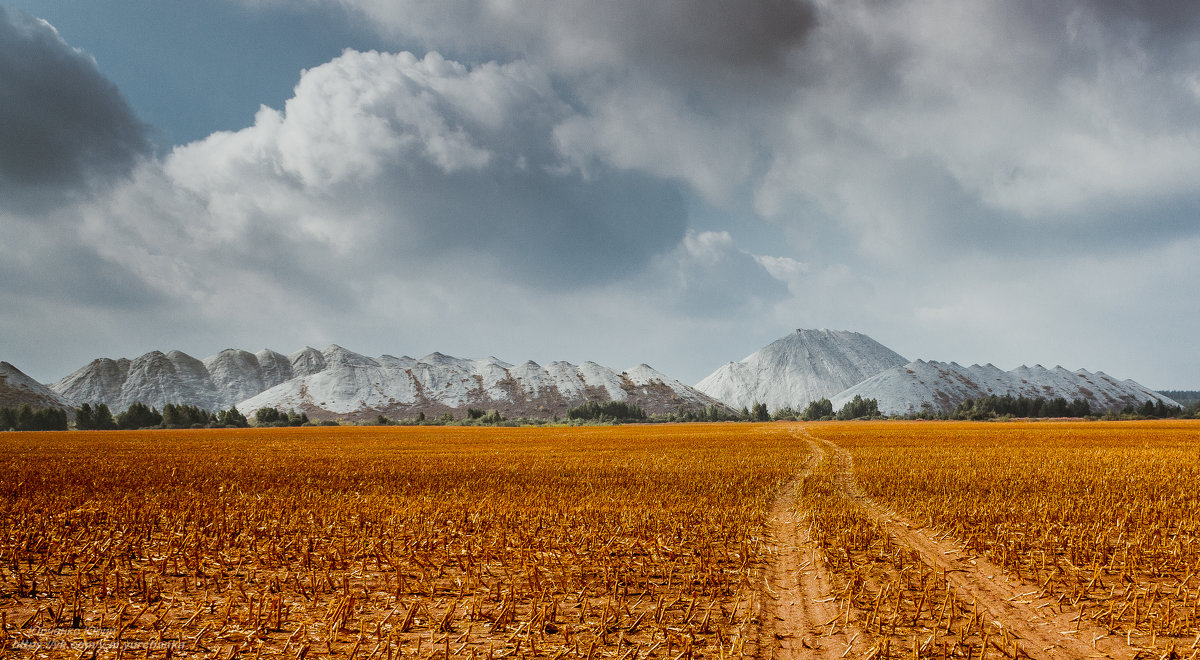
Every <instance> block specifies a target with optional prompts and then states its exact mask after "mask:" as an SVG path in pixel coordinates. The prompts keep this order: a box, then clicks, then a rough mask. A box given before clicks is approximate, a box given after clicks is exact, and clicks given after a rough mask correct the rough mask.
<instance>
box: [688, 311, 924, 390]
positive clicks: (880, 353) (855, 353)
mask: <svg viewBox="0 0 1200 660" xmlns="http://www.w3.org/2000/svg"><path fill="white" fill-rule="evenodd" d="M907 362H908V360H906V359H905V358H904V357H902V356H901V355H899V354H897V353H896V352H895V351H893V350H891V349H889V348H887V347H886V346H884V345H882V344H880V343H879V342H877V341H875V340H874V339H871V338H870V337H868V336H866V335H864V334H861V333H858V332H850V331H846V330H828V329H824V328H822V329H819V330H809V329H804V328H798V329H797V330H796V331H795V332H792V333H789V334H788V335H787V336H785V337H782V338H780V339H778V340H776V341H774V342H771V343H770V344H768V345H767V346H764V347H763V348H761V349H759V350H758V351H755V352H754V353H752V354H750V355H748V356H746V358H745V359H743V360H742V361H741V362H732V363H729V364H727V365H725V366H723V367H721V368H720V369H717V370H716V371H714V372H713V373H712V374H710V375H709V376H708V377H707V378H705V379H704V380H702V381H700V383H699V384H698V385H697V386H696V389H698V390H700V391H701V392H703V393H705V394H707V395H709V396H711V397H713V398H715V399H718V400H720V401H723V402H725V403H726V404H728V405H730V406H733V407H734V408H742V407H748V406H751V405H754V404H755V403H765V404H766V405H767V408H768V409H770V410H778V409H779V408H783V407H786V406H791V407H793V408H797V409H800V408H803V407H804V406H806V405H808V403H809V402H810V401H815V400H817V399H820V398H828V397H831V396H833V395H834V394H837V393H838V392H841V391H842V390H844V389H846V388H848V387H850V386H852V385H856V384H858V383H860V382H862V381H864V380H866V379H867V378H870V377H871V376H874V375H875V374H878V373H880V372H882V371H885V370H887V369H890V368H892V367H895V366H899V365H902V364H906V363H907Z"/></svg>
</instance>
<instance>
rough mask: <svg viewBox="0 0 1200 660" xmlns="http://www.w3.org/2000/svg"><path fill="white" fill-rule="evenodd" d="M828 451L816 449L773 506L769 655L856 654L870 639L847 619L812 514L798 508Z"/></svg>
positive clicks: (767, 589)
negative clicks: (802, 489) (806, 482)
mask: <svg viewBox="0 0 1200 660" xmlns="http://www.w3.org/2000/svg"><path fill="white" fill-rule="evenodd" d="M822 460H825V451H824V450H823V449H821V448H820V447H814V448H813V454H812V456H810V457H809V459H808V461H807V462H806V463H805V467H804V468H803V469H802V470H801V472H800V474H799V475H798V476H797V477H796V478H795V479H793V480H792V481H791V482H789V483H788V484H787V485H785V486H784V487H783V492H782V493H781V494H780V496H779V497H778V498H776V500H775V503H774V505H773V507H772V509H771V519H770V523H769V533H770V534H771V536H772V538H773V539H774V541H775V546H776V555H775V558H774V561H772V562H771V564H770V565H769V566H768V567H767V570H766V574H765V583H764V585H763V586H764V594H763V603H764V605H763V633H762V634H763V639H762V642H760V649H761V651H762V652H761V653H760V655H761V656H762V657H763V658H764V659H775V660H786V659H789V658H814V659H818V660H824V659H826V658H843V657H853V656H850V653H851V652H852V651H854V650H856V649H857V650H865V649H866V648H867V645H868V644H867V642H868V640H869V639H870V637H869V636H868V635H865V634H863V633H862V631H860V630H858V629H857V628H855V627H853V626H850V625H848V624H847V623H846V622H845V621H843V619H842V616H841V609H840V608H839V606H838V603H837V599H836V598H835V597H834V595H833V589H832V581H831V580H830V576H829V573H828V571H827V569H826V567H825V564H824V562H823V560H822V559H821V558H820V553H819V551H818V549H817V545H816V543H814V542H813V539H812V536H811V530H810V523H809V520H808V517H807V516H805V515H804V514H803V513H802V512H799V511H797V510H796V492H797V490H798V488H799V486H800V483H801V482H802V480H803V479H804V477H805V475H807V474H808V473H809V472H810V471H811V470H812V469H813V467H814V466H815V465H817V464H818V463H820V462H821V461H822Z"/></svg>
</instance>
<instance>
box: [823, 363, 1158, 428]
mask: <svg viewBox="0 0 1200 660" xmlns="http://www.w3.org/2000/svg"><path fill="white" fill-rule="evenodd" d="M855 395H859V396H862V397H863V398H867V399H875V400H876V401H878V402H879V410H880V412H882V413H884V414H885V415H908V414H918V413H920V412H921V411H922V410H923V409H926V408H928V409H929V410H932V411H940V412H946V411H950V410H953V409H954V408H955V407H957V406H958V404H959V403H961V402H963V401H965V400H967V399H977V398H979V397H982V396H990V395H994V396H1004V395H1011V396H1013V397H1026V398H1030V399H1033V398H1038V397H1040V398H1043V399H1047V400H1049V399H1055V398H1059V397H1061V398H1063V399H1066V400H1067V401H1073V400H1075V399H1085V400H1087V402H1088V403H1089V404H1090V406H1091V409H1092V411H1093V412H1103V411H1107V410H1117V411H1120V410H1121V409H1123V408H1124V407H1125V406H1127V405H1134V406H1137V405H1139V404H1141V403H1143V402H1145V401H1162V402H1163V403H1165V404H1167V405H1171V406H1175V405H1178V404H1177V403H1175V402H1174V401H1172V400H1171V399H1169V398H1167V397H1165V396H1163V395H1161V394H1159V393H1157V392H1154V391H1152V390H1150V389H1149V388H1146V387H1143V386H1142V385H1139V384H1138V383H1136V382H1134V381H1132V380H1117V379H1116V378H1113V377H1112V376H1109V375H1108V374H1106V373H1104V372H1103V371H1098V372H1096V373H1091V372H1089V371H1087V370H1084V369H1080V370H1078V371H1067V370H1066V369H1064V368H1062V367H1055V368H1053V369H1047V368H1045V367H1043V366H1041V365H1034V366H1032V367H1027V366H1024V365H1022V366H1020V367H1018V368H1016V369H1013V370H1012V371H1004V370H1002V369H1000V368H998V367H995V366H992V365H991V364H987V365H984V366H979V365H977V364H976V365H971V366H969V367H964V366H962V365H959V364H957V363H954V362H949V363H946V362H926V361H924V360H917V361H916V362H910V363H908V364H906V365H902V366H899V367H894V368H892V369H888V370H887V371H884V372H882V373H879V374H876V375H875V376H873V377H871V378H868V379H867V380H864V381H863V382H861V383H858V384H857V385H854V386H852V387H850V388H848V389H846V390H845V391H843V392H840V393H838V394H837V395H835V396H833V397H831V401H832V402H833V406H834V409H835V410H836V409H839V408H841V406H843V405H845V403H846V402H847V401H849V400H851V399H853V398H854V396H855Z"/></svg>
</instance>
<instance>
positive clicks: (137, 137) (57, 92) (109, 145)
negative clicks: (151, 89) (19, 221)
mask: <svg viewBox="0 0 1200 660" xmlns="http://www.w3.org/2000/svg"><path fill="white" fill-rule="evenodd" d="M0 88H3V89H4V94H2V95H0V187H2V188H3V189H4V190H5V195H4V197H5V199H6V200H7V201H8V203H9V204H10V205H12V204H17V205H20V206H21V207H22V208H25V209H27V210H28V209H30V208H37V207H41V206H43V205H45V204H54V203H56V198H57V197H58V196H60V195H61V194H62V193H64V192H72V191H78V190H80V189H82V188H84V187H85V185H87V184H88V183H89V182H93V181H96V182H97V183H99V182H104V181H109V180H111V179H112V178H113V177H115V176H121V175H124V174H126V173H128V171H129V170H130V168H131V167H132V166H133V164H134V163H135V162H136V161H137V159H138V158H139V157H141V156H144V155H146V154H148V153H149V151H150V142H149V140H148V139H147V128H146V127H145V126H144V125H143V124H141V123H140V122H139V121H138V120H137V118H136V117H135V116H134V113H133V111H132V110H131V109H130V108H129V106H128V105H127V104H126V103H125V100H124V99H123V98H122V97H121V95H120V93H119V92H118V91H117V88H116V87H115V86H114V85H113V84H112V83H110V82H109V81H108V80H106V79H105V78H104V77H103V76H102V75H101V74H100V73H99V71H97V69H96V66H95V64H94V62H92V60H91V59H90V58H89V57H87V56H86V55H84V54H82V53H80V52H78V51H76V50H74V49H72V48H71V47H70V46H68V45H67V44H66V43H65V42H64V41H63V40H62V38H61V37H59V35H58V33H57V32H56V31H55V30H54V28H53V27H52V26H50V25H49V24H48V23H46V22H44V21H41V20H39V19H36V18H32V17H30V16H28V15H25V14H20V13H14V14H10V13H9V12H7V11H6V10H4V9H3V8H0Z"/></svg>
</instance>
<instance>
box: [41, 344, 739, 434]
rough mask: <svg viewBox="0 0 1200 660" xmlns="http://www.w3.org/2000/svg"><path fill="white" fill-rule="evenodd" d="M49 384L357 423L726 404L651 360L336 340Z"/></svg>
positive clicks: (86, 399) (105, 398)
mask: <svg viewBox="0 0 1200 660" xmlns="http://www.w3.org/2000/svg"><path fill="white" fill-rule="evenodd" d="M48 389H49V391H51V392H52V393H53V394H54V395H55V396H57V397H59V398H61V399H62V400H63V401H65V402H69V403H72V404H73V405H80V404H83V403H104V404H106V405H108V406H109V408H111V409H112V410H124V409H126V408H128V407H129V405H131V404H133V403H135V402H141V403H144V404H146V405H150V406H154V407H159V408H161V407H162V406H163V405H165V404H167V403H186V404H190V405H195V406H198V407H200V408H204V409H206V410H210V411H215V410H222V409H226V408H230V407H234V406H236V407H237V408H238V409H239V410H241V411H242V412H244V413H245V412H252V411H254V410H257V409H258V408H262V407H274V408H279V409H293V410H296V411H297V412H305V413H308V414H309V415H313V416H319V417H322V418H330V417H339V418H344V419H348V420H352V421H357V420H361V419H368V418H374V417H375V416H377V415H387V416H393V417H408V416H415V415H418V414H421V413H424V414H426V415H441V414H444V413H446V412H450V413H454V412H456V411H460V410H464V409H466V408H483V409H494V410H497V411H499V412H500V413H501V414H503V415H505V416H509V417H517V416H535V417H545V418H549V417H552V416H562V415H565V414H566V411H567V409H568V408H570V407H575V406H578V405H580V404H582V403H584V402H587V401H598V402H605V401H625V402H628V403H631V404H634V405H637V406H639V407H641V408H642V409H643V410H645V411H646V412H647V413H649V414H665V413H673V412H677V411H679V410H680V409H686V410H697V409H699V408H707V407H709V406H717V407H721V408H723V407H724V405H723V404H722V403H720V402H719V401H717V400H715V399H712V398H711V397H708V396H706V395H704V394H702V393H700V392H698V391H696V390H695V389H694V388H691V387H689V386H688V385H685V384H684V383H681V382H680V381H678V380H675V379H673V378H670V377H668V376H666V375H665V374H663V373H661V372H659V371H657V370H655V369H653V368H652V367H650V366H648V365H646V364H641V365H638V366H637V367H633V368H632V369H630V370H628V371H626V372H617V371H615V370H613V369H610V368H608V367H604V366H602V365H599V364H596V363H595V362H591V361H588V362H584V363H582V364H580V365H578V366H577V365H573V364H570V363H568V362H557V361H556V362H551V363H550V364H549V365H547V366H546V367H542V366H541V365H538V364H537V363H536V362H533V361H532V360H528V361H526V362H523V363H521V365H519V366H518V365H512V364H509V363H507V362H504V361H503V360H500V359H498V358H496V357H491V356H489V357H487V358H481V359H468V358H456V357H453V356H450V355H446V354H443V353H440V352H434V353H430V354H429V355H426V356H425V357H422V358H419V359H414V358H411V357H408V356H402V357H395V356H392V355H382V356H380V357H378V358H373V357H369V356H365V355H361V354H358V353H355V352H353V351H350V350H348V349H346V348H343V347H341V346H339V345H337V344H331V345H330V346H328V347H327V348H325V349H324V350H321V351H318V350H316V349H314V348H312V347H308V346H306V347H304V348H302V349H300V350H299V351H296V352H295V353H292V354H291V355H283V354H281V353H278V352H276V351H273V350H270V349H263V350H262V351H259V352H258V353H250V352H248V351H244V350H240V349H232V348H230V349H225V350H223V351H221V352H219V353H217V354H215V355H212V356H209V357H207V358H205V359H203V360H198V359H196V358H193V357H191V356H189V355H187V354H186V353H183V352H181V351H169V352H167V353H163V352H161V351H150V352H149V353H146V354H144V355H142V356H139V357H137V358H134V359H132V360H129V359H120V360H112V359H109V358H98V359H96V360H93V361H91V362H90V363H88V364H87V365H85V366H84V367H81V368H80V369H77V370H76V371H74V372H72V373H71V374H69V375H67V376H66V377H64V378H62V379H60V380H59V381H58V382H56V383H54V384H52V385H50V386H49V388H48Z"/></svg>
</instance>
